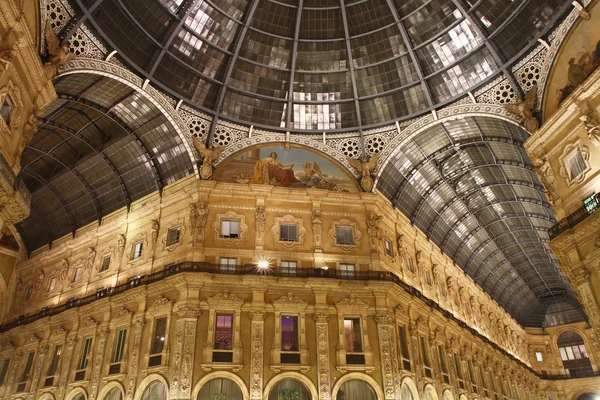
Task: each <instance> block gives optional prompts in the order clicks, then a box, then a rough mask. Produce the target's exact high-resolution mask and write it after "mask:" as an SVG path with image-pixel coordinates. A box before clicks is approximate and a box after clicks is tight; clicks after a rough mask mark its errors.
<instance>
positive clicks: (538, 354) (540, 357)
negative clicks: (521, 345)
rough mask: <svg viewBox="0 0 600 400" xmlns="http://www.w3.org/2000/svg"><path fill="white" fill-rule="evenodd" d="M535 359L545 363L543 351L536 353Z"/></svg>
mask: <svg viewBox="0 0 600 400" xmlns="http://www.w3.org/2000/svg"><path fill="white" fill-rule="evenodd" d="M535 359H536V360H537V361H538V362H543V361H544V356H543V355H542V352H541V351H536V352H535Z"/></svg>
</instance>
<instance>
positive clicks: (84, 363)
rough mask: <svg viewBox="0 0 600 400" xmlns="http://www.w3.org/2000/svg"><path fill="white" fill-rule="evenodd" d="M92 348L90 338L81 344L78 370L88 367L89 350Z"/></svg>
mask: <svg viewBox="0 0 600 400" xmlns="http://www.w3.org/2000/svg"><path fill="white" fill-rule="evenodd" d="M91 348H92V338H91V337H89V338H86V339H85V342H83V351H82V353H81V359H80V360H79V368H78V370H82V369H86V368H87V366H88V358H89V355H90V350H91Z"/></svg>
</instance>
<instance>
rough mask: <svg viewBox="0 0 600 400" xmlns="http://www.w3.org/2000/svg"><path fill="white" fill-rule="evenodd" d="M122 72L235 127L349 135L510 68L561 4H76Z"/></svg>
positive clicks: (538, 0)
mask: <svg viewBox="0 0 600 400" xmlns="http://www.w3.org/2000/svg"><path fill="white" fill-rule="evenodd" d="M72 3H76V5H78V6H79V8H80V14H81V15H82V18H81V19H80V20H82V19H87V20H89V22H90V23H87V22H86V24H87V25H91V27H92V28H93V29H94V30H95V31H97V32H98V33H99V34H100V36H101V37H102V38H103V39H104V40H105V41H106V42H107V43H108V44H109V45H110V47H112V48H114V49H116V50H117V52H118V53H117V54H118V56H119V57H121V60H123V61H124V62H126V63H127V64H130V66H132V67H133V68H134V69H136V70H137V72H138V73H140V74H141V75H143V76H144V77H145V78H148V79H150V80H151V81H152V82H153V83H155V84H156V85H158V86H160V87H161V88H162V89H163V90H166V91H167V92H169V93H170V94H172V95H174V96H176V97H178V98H180V99H183V100H184V101H185V102H188V103H190V104H191V105H193V106H196V107H198V108H200V109H203V110H204V111H207V112H209V113H211V114H213V115H214V114H216V115H218V116H219V117H222V118H224V119H229V120H236V121H242V122H247V123H251V124H254V125H258V126H261V125H263V126H269V127H271V128H283V129H289V130H316V131H323V130H344V129H356V128H363V127H368V126H376V125H382V124H384V123H389V122H390V121H394V120H398V119H406V118H409V117H411V116H414V115H416V114H419V113H422V112H424V111H426V110H428V109H432V108H435V107H436V106H439V105H441V104H444V103H447V102H449V101H452V100H454V99H456V98H457V97H459V96H461V95H464V94H465V93H466V92H468V91H470V90H474V89H475V88H476V87H478V86H480V85H482V84H483V83H484V82H486V81H488V80H489V79H492V78H493V77H494V76H495V75H497V74H499V73H504V74H505V75H509V72H508V71H509V70H510V68H509V67H510V66H511V65H512V64H514V63H515V62H516V60H518V59H519V58H520V57H521V56H522V55H523V53H524V52H525V51H527V49H528V48H529V47H530V46H531V45H532V44H533V43H535V41H536V40H537V38H538V37H539V36H540V35H541V34H543V33H544V30H545V29H548V28H550V27H551V26H552V25H553V22H555V20H556V19H557V18H558V17H560V16H561V15H563V14H564V11H565V10H566V9H567V8H568V7H570V2H568V1H565V0H523V1H512V0H478V1H474V0H362V1H361V0H358V1H357V0H247V1H246V0H190V1H185V0H128V1H124V0H73V2H72Z"/></svg>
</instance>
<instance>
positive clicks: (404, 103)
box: [360, 85, 426, 125]
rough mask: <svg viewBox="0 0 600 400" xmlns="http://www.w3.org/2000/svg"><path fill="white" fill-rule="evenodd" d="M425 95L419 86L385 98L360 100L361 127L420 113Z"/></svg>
mask: <svg viewBox="0 0 600 400" xmlns="http://www.w3.org/2000/svg"><path fill="white" fill-rule="evenodd" d="M424 104H426V103H425V95H424V94H423V88H422V87H421V85H417V86H413V87H411V88H408V89H405V90H401V91H398V92H394V93H392V94H389V95H387V96H382V97H376V98H374V99H367V100H360V110H361V117H362V123H363V125H369V124H378V123H381V122H385V121H390V120H393V119H395V118H398V117H400V116H402V115H410V114H414V113H417V112H419V111H422V110H423V109H424V108H425V106H424Z"/></svg>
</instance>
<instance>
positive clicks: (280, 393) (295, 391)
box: [269, 378, 313, 400]
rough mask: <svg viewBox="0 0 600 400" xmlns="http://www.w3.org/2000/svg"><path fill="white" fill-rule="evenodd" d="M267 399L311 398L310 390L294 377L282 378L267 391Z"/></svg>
mask: <svg viewBox="0 0 600 400" xmlns="http://www.w3.org/2000/svg"><path fill="white" fill-rule="evenodd" d="M269 400H313V399H312V396H311V395H310V391H309V390H308V388H307V387H306V386H304V384H303V383H302V382H300V381H298V380H296V379H292V378H286V379H282V380H280V381H279V382H277V384H275V386H273V388H272V389H271V391H270V392H269Z"/></svg>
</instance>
